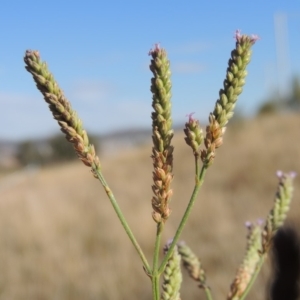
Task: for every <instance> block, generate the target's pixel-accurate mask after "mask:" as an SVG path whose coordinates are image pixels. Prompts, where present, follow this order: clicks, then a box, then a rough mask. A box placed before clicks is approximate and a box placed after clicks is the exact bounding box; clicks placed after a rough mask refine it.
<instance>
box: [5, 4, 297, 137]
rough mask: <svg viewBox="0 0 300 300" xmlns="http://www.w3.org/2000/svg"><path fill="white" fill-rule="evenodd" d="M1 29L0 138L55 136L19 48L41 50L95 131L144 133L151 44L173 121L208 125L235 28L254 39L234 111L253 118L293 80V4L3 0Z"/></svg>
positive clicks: (147, 121) (148, 106) (55, 129)
mask: <svg viewBox="0 0 300 300" xmlns="http://www.w3.org/2000/svg"><path fill="white" fill-rule="evenodd" d="M274 19H276V20H277V22H276V24H277V25H276V26H277V27H276V26H274ZM0 28H1V30H0V38H1V44H2V47H1V51H0V53H1V55H0V103H1V111H0V139H12V140H16V139H26V138H36V137H42V136H45V135H49V134H54V133H57V132H58V131H59V130H58V126H57V124H56V123H55V121H54V120H53V119H52V116H51V114H50V111H49V110H48V108H47V105H46V104H45V103H44V101H43V98H42V96H41V94H40V93H39V92H38V90H37V89H36V88H35V85H34V83H33V80H32V77H31V75H30V74H29V73H27V72H26V71H25V69H24V62H23V56H24V53H25V50H26V49H33V50H39V51H40V55H41V57H42V59H43V60H45V61H47V63H48V66H49V68H50V70H51V72H52V73H53V74H54V76H55V78H56V80H57V81H58V82H59V85H60V87H61V88H62V89H63V90H64V92H65V94H66V96H67V98H68V99H69V100H70V101H71V103H72V106H73V108H74V109H75V110H77V112H78V114H79V116H80V117H81V119H82V120H83V123H84V125H85V128H86V129H87V130H88V131H90V132H93V133H105V132H108V131H114V130H118V129H125V128H130V127H140V128H147V127H149V128H150V126H151V119H150V114H151V110H152V108H151V93H150V91H149V86H150V78H151V72H150V71H149V68H148V66H149V60H150V57H149V56H148V52H149V50H150V48H151V47H152V46H153V44H154V43H160V44H161V46H162V47H164V48H166V50H167V52H168V54H169V58H170V61H171V69H172V82H173V98H172V101H173V120H174V122H176V123H179V122H184V121H185V120H186V114H188V113H191V112H195V117H197V118H200V119H201V120H206V119H207V116H208V113H209V112H210V111H212V110H213V107H214V103H215V101H216V100H217V97H218V91H219V89H220V88H221V87H222V83H223V79H224V77H225V71H226V67H227V61H228V59H229V56H230V51H231V50H232V49H233V47H234V44H235V42H234V39H233V34H234V31H235V30H236V29H241V30H242V33H247V34H258V35H259V36H260V37H261V40H260V41H259V42H257V43H256V44H255V46H254V48H253V57H252V62H251V64H250V66H249V68H248V71H249V75H248V78H247V84H246V86H245V89H244V92H243V94H242V96H241V97H240V100H239V104H238V108H239V109H240V110H241V111H242V112H244V113H249V114H250V115H251V114H253V113H254V112H255V109H256V108H257V107H258V105H259V104H260V103H261V101H262V100H263V99H265V98H266V97H267V96H268V95H269V94H270V93H271V91H272V90H273V89H274V88H276V87H279V88H280V89H281V90H284V89H286V88H287V84H286V83H287V82H288V79H289V78H290V77H291V76H292V75H293V74H299V73H300V59H299V53H300V34H299V32H300V2H299V1H296V0H294V1H291V0H282V1H276V0H274V1H261V0H260V1H259V0H252V1H236V0H228V1H201V0H191V1H189V0H185V1H176V0H173V1H169V0H165V1H164V0H160V1H157V0H152V1H143V0H140V1H129V0H128V1H125V0H123V1H121V0H118V1H114V0H111V1H100V0H98V1H96V0H94V1H91V0H85V1H77V0H73V1H63V0H60V1H58V0H52V1H41V0H40V1H33V0H19V1H14V0H2V1H1V11H0ZM275 28H277V29H276V30H275ZM275 32H277V35H275ZM276 37H279V43H278V39H276ZM276 41H277V43H276ZM276 45H279V46H276ZM278 53H279V55H277V54H278ZM278 66H279V67H278ZM278 68H279V69H280V72H278Z"/></svg>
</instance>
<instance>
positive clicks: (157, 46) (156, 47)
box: [148, 43, 161, 55]
mask: <svg viewBox="0 0 300 300" xmlns="http://www.w3.org/2000/svg"><path fill="white" fill-rule="evenodd" d="M160 49H161V48H160V45H159V43H156V44H154V48H153V49H150V51H149V53H148V55H153V54H155V53H158V52H159V50H160Z"/></svg>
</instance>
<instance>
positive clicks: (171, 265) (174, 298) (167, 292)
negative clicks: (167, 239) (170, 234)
mask: <svg viewBox="0 0 300 300" xmlns="http://www.w3.org/2000/svg"><path fill="white" fill-rule="evenodd" d="M168 248H169V244H167V245H166V246H165V248H164V252H167V250H168ZM180 261H181V257H180V254H179V253H178V248H177V247H175V248H174V250H173V253H172V255H171V257H170V258H169V260H168V263H167V265H166V268H165V270H164V273H163V285H162V288H163V291H162V294H161V300H180V293H179V291H180V286H181V282H182V274H181V270H180Z"/></svg>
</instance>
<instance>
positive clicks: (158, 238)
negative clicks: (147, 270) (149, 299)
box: [152, 222, 164, 300]
mask: <svg viewBox="0 0 300 300" xmlns="http://www.w3.org/2000/svg"><path fill="white" fill-rule="evenodd" d="M163 228H164V223H163V222H160V223H158V224H157V229H156V239H155V247H154V254H153V268H152V291H153V299H154V300H158V299H159V276H160V274H158V273H157V270H158V259H159V250H160V241H161V234H162V232H163Z"/></svg>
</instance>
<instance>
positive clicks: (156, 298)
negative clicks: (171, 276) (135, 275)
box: [152, 275, 159, 300]
mask: <svg viewBox="0 0 300 300" xmlns="http://www.w3.org/2000/svg"><path fill="white" fill-rule="evenodd" d="M152 295H153V300H159V275H156V276H153V277H152Z"/></svg>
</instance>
